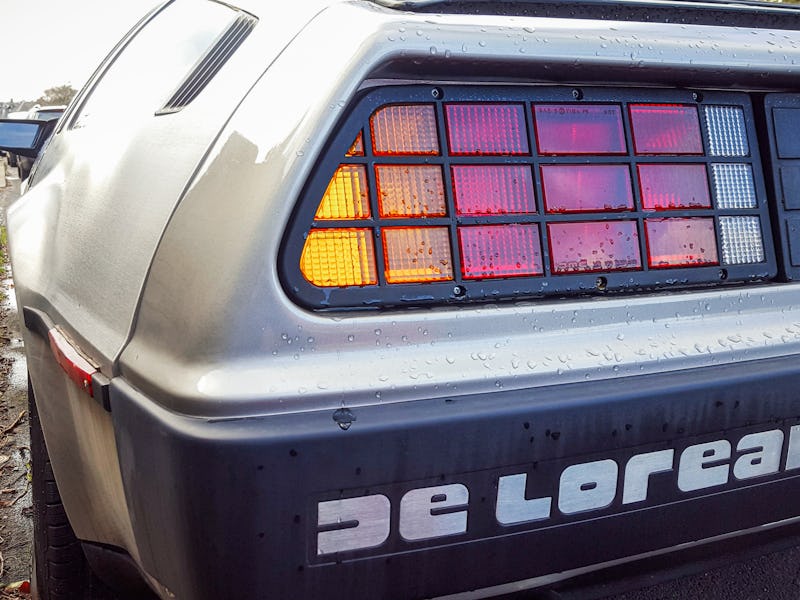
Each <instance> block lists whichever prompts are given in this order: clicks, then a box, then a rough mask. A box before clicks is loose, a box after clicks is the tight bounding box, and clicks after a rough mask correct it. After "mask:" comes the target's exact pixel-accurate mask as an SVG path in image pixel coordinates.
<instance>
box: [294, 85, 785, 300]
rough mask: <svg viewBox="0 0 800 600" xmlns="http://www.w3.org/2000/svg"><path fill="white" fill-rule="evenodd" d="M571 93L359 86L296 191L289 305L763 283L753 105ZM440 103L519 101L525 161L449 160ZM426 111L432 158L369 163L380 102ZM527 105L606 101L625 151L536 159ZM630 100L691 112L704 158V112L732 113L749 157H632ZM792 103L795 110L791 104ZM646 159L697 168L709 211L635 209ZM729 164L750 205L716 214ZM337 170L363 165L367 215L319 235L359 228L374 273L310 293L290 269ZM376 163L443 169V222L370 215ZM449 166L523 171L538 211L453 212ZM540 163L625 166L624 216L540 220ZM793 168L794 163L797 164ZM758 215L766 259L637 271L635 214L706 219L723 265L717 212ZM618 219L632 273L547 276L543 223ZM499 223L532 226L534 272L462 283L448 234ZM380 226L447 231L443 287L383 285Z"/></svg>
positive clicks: (766, 267)
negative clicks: (631, 228)
mask: <svg viewBox="0 0 800 600" xmlns="http://www.w3.org/2000/svg"><path fill="white" fill-rule="evenodd" d="M574 91H575V90H574V88H572V87H538V86H537V87H534V86H530V87H528V86H514V87H511V86H507V87H506V86H477V85H476V86H440V87H439V86H430V85H409V86H386V87H379V88H375V89H372V90H367V91H365V92H364V93H363V95H362V96H361V97H360V98H359V99H357V101H356V102H355V103H354V105H353V108H352V110H351V111H350V112H349V113H348V114H347V115H346V116H345V117H344V118H343V122H342V123H340V125H339V126H338V128H337V130H336V133H335V134H334V136H333V137H332V139H331V140H330V142H329V144H328V145H327V149H326V151H325V152H324V155H323V156H322V158H321V159H320V161H319V162H318V164H317V167H316V169H315V170H314V174H313V175H312V177H311V179H310V180H309V181H308V183H307V184H306V186H305V188H304V191H303V193H302V197H301V201H300V202H299V203H298V204H297V206H296V209H295V212H294V214H293V216H292V218H291V220H290V223H289V227H288V228H287V230H286V234H285V235H284V239H283V240H282V244H281V252H280V256H279V273H280V276H281V280H282V282H283V284H284V287H285V288H286V290H287V291H288V292H289V294H290V295H291V296H292V297H293V298H294V299H295V300H296V301H297V302H298V303H300V304H302V305H304V306H306V307H309V308H314V309H323V310H324V309H359V308H383V307H390V306H398V305H400V306H414V305H416V306H423V305H430V304H443V303H453V302H456V303H462V302H470V301H479V302H480V301H482V302H486V301H498V300H503V299H507V300H520V299H526V298H542V297H547V296H576V295H587V294H593V295H598V294H599V295H602V294H608V293H614V292H621V293H626V292H627V293H631V292H638V291H650V290H661V289H686V288H693V287H698V286H706V287H708V286H715V285H716V286H718V285H730V284H741V283H743V282H748V281H764V280H769V279H772V278H774V277H775V275H776V273H777V263H776V257H775V250H774V245H773V241H772V233H771V227H770V225H769V223H770V219H769V210H768V205H767V195H766V191H765V186H764V179H763V175H762V168H761V159H760V156H759V151H758V144H757V137H756V132H755V124H754V120H753V110H752V106H751V102H750V98H749V96H748V95H747V94H744V93H735V92H733V93H728V92H703V93H702V94H697V93H693V92H691V91H688V90H643V89H627V88H622V89H620V88H616V89H611V88H581V89H580V91H579V93H577V94H575V95H577V96H578V97H579V98H580V99H576V98H575V95H573V92H574ZM448 102H467V103H469V102H476V103H480V102H487V103H507V104H523V105H524V107H525V111H524V112H525V113H526V117H525V119H526V125H527V127H528V144H529V147H530V154H529V155H526V156H461V155H460V156H452V157H451V156H450V155H449V152H448V146H447V134H446V129H445V122H444V121H445V118H444V105H445V104H447V103H448ZM415 103H416V104H433V105H434V106H435V109H436V119H437V125H438V128H439V144H440V150H441V152H440V154H439V155H438V156H380V157H376V156H373V154H372V147H371V139H372V137H371V131H370V123H369V118H370V116H371V115H372V113H373V112H374V111H375V110H376V109H377V108H379V107H381V106H384V105H387V104H415ZM532 103H559V104H576V105H581V104H617V105H620V106H621V112H622V118H623V124H624V127H625V138H626V143H627V148H628V152H627V154H624V155H591V156H564V155H561V156H557V157H555V156H542V155H539V154H538V152H537V146H536V138H535V131H534V127H533V117H532V114H531V113H532ZM632 103H676V104H691V105H695V106H697V110H698V116H699V122H700V128H701V136H702V140H703V146H704V150H705V152H708V140H707V137H706V127H705V111H704V110H703V106H704V105H724V106H736V107H740V108H741V109H742V110H743V112H744V116H745V126H746V132H747V137H748V145H749V149H750V154H749V155H748V156H746V157H712V156H708V155H707V154H705V155H703V156H698V155H679V156H676V155H636V154H634V152H633V143H632V142H633V140H632V132H631V126H630V117H629V113H628V104H632ZM798 106H800V104H798ZM359 131H363V132H364V150H365V152H364V156H353V157H351V156H345V153H346V152H347V150H348V148H349V147H350V145H351V144H352V143H353V140H355V139H356V137H357V136H358V133H359ZM639 163H645V164H656V163H666V164H679V163H691V164H705V165H706V171H707V175H708V184H709V193H710V195H711V198H712V208H711V209H690V210H669V211H645V210H643V209H642V203H641V197H640V193H639V185H638V174H637V169H636V167H637V165H638V164H639ZM716 163H737V164H747V165H749V166H750V168H751V170H752V174H753V183H754V186H755V192H756V199H757V207H756V208H754V209H724V210H723V209H716V208H713V207H714V206H716V200H715V189H714V181H713V177H712V172H711V166H710V165H711V164H716ZM340 164H363V165H365V167H366V171H367V180H368V189H369V194H370V210H371V217H370V218H369V219H359V220H350V221H344V220H342V221H326V222H325V223H319V224H318V227H320V228H336V227H361V228H365V227H368V228H371V229H372V230H373V231H374V234H375V236H374V242H375V244H374V245H375V254H376V270H377V272H378V282H379V284H378V285H374V286H364V287H348V288H320V287H316V286H314V285H312V284H310V283H309V282H308V281H307V280H306V279H305V278H304V277H303V276H302V273H301V272H300V256H301V253H302V249H303V242H304V240H305V238H306V236H307V235H308V232H309V230H310V229H311V228H314V227H315V225H314V223H313V221H314V214H315V212H316V210H317V207H318V205H319V202H320V200H321V199H322V196H323V194H324V192H325V189H326V188H327V185H328V182H329V181H330V178H331V176H332V175H333V173H334V172H335V171H336V169H337V168H338V166H339V165H340ZM376 164H432V165H440V166H441V167H442V175H443V178H444V185H445V195H446V206H447V211H448V215H453V217H451V216H447V217H433V218H393V219H391V220H389V219H380V218H379V217H378V211H377V208H378V207H377V190H376V185H375V173H374V167H375V165H376ZM457 164H470V165H478V164H497V165H508V164H525V165H529V166H530V167H531V169H532V176H533V184H534V194H535V196H536V206H537V208H538V212H537V214H505V215H493V216H479V217H462V216H456V213H455V206H454V198H453V193H452V181H451V174H450V166H451V165H457ZM546 164H565V165H566V164H579V165H586V164H625V165H628V166H629V169H630V178H631V179H630V181H631V186H632V191H633V197H634V209H633V210H631V211H622V212H606V213H600V212H586V213H570V214H546V213H545V212H544V206H543V195H542V181H541V172H540V166H541V165H546ZM798 164H800V163H798ZM727 215H730V216H758V217H759V219H760V222H761V230H762V231H761V233H762V239H763V244H764V255H765V260H764V262H762V263H759V264H745V265H717V266H707V267H694V268H666V269H665V268H660V269H650V268H649V267H648V265H647V254H646V239H645V231H644V219H645V218H651V219H652V218H662V217H713V218H714V222H715V235H716V236H717V244H718V255H719V260H720V262H721V261H722V241H721V239H720V227H719V223H718V220H719V216H727ZM606 220H611V221H614V220H623V221H635V222H636V224H637V225H636V227H637V234H638V236H639V246H640V252H641V260H642V268H641V270H634V271H603V272H592V273H580V274H566V275H553V274H552V273H551V265H550V257H549V244H548V243H547V235H548V233H547V223H557V222H581V221H606ZM504 223H537V224H538V225H539V230H540V231H539V233H540V244H541V242H542V240H544V241H545V243H544V244H543V246H542V247H540V252H541V256H542V262H543V267H544V276H536V277H531V276H525V277H507V278H502V279H482V280H465V279H463V278H462V277H461V272H460V256H459V248H458V239H457V226H458V225H473V224H475V225H486V224H504ZM381 225H383V226H392V227H394V226H418V227H419V226H443V227H448V229H449V232H450V245H451V251H452V259H453V276H454V277H453V280H452V281H446V282H430V283H413V284H386V282H385V277H384V273H383V246H382V240H381Z"/></svg>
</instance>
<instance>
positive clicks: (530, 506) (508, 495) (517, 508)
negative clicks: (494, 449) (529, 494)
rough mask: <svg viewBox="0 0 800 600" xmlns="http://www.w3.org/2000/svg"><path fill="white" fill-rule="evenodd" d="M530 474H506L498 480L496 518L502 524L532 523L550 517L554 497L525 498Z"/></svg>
mask: <svg viewBox="0 0 800 600" xmlns="http://www.w3.org/2000/svg"><path fill="white" fill-rule="evenodd" d="M527 481H528V476H527V475H526V474H525V473H522V474H520V475H506V476H504V477H501V478H500V479H499V480H498V481H497V504H496V506H495V518H496V519H497V522H498V523H500V524H501V525H514V524H516V523H530V522H531V521H541V520H543V519H549V518H550V507H551V505H552V503H553V499H552V498H550V497H549V496H548V497H545V498H534V499H532V500H526V499H525V485H526V484H527Z"/></svg>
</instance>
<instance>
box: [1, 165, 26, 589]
mask: <svg viewBox="0 0 800 600" xmlns="http://www.w3.org/2000/svg"><path fill="white" fill-rule="evenodd" d="M4 166H5V162H4V161H2V160H0V170H2V168H3V167H4ZM6 174H7V177H6V178H3V177H2V176H0V225H2V227H3V229H2V235H0V238H1V239H2V241H5V209H6V208H7V207H8V205H10V204H11V203H12V202H13V201H14V200H16V198H17V197H18V196H19V179H18V178H16V177H8V176H14V175H16V169H11V168H9V169H7V171H6ZM3 183H5V185H2V184H3ZM2 250H3V253H2V266H3V271H2V276H1V277H0V585H2V587H5V586H6V585H8V584H9V583H12V582H16V581H21V580H27V579H30V566H31V565H30V557H31V540H32V535H33V531H32V529H33V520H32V507H31V503H32V500H31V485H30V441H29V436H28V397H27V368H26V365H25V354H24V351H23V347H22V336H21V335H20V332H19V324H18V322H17V307H16V302H15V298H14V284H13V282H12V280H11V269H10V267H9V266H8V264H7V259H6V252H5V245H3V248H2ZM3 597H11V596H3Z"/></svg>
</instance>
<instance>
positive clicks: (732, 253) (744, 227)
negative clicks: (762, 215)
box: [719, 217, 764, 265]
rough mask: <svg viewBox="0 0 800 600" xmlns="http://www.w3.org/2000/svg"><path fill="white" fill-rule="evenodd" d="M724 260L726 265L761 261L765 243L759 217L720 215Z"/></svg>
mask: <svg viewBox="0 0 800 600" xmlns="http://www.w3.org/2000/svg"><path fill="white" fill-rule="evenodd" d="M719 227H720V231H721V237H722V262H723V263H724V264H726V265H743V264H748V263H760V262H763V260H764V243H763V240H762V237H761V223H760V220H759V219H758V217H720V218H719Z"/></svg>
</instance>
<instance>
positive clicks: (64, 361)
mask: <svg viewBox="0 0 800 600" xmlns="http://www.w3.org/2000/svg"><path fill="white" fill-rule="evenodd" d="M47 333H48V337H49V339H50V350H52V352H53V356H55V358H56V362H58V364H59V365H60V366H61V368H62V369H63V370H64V372H65V373H66V374H67V376H68V377H69V378H70V379H71V380H72V381H73V382H74V383H75V385H77V386H78V387H79V388H80V389H81V390H83V391H84V392H86V393H87V394H89V395H90V396H91V397H93V398H94V390H93V389H92V375H94V374H95V373H97V368H96V367H95V366H94V365H92V364H91V363H90V362H89V361H88V360H86V359H85V358H84V357H83V356H82V355H81V354H80V353H79V352H78V350H77V349H76V348H75V346H73V345H72V344H71V343H70V342H69V341H68V340H67V338H66V337H64V334H62V333H61V332H60V331H59V330H58V329H57V328H55V327H54V328H53V329H51V330H50V331H48V332H47Z"/></svg>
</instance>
